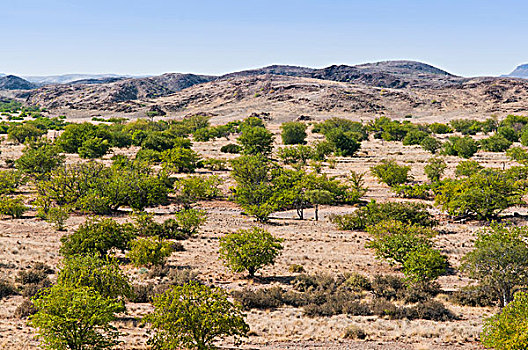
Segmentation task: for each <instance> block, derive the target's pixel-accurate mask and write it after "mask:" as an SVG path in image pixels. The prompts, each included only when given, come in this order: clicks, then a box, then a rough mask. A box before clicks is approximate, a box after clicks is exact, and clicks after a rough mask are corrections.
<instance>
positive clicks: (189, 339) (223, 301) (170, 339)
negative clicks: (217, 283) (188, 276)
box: [145, 283, 249, 350]
mask: <svg viewBox="0 0 528 350" xmlns="http://www.w3.org/2000/svg"><path fill="white" fill-rule="evenodd" d="M152 304H153V305H154V311H153V312H152V313H151V314H149V315H148V316H146V317H145V320H146V321H147V322H148V323H150V324H151V328H152V329H153V330H154V332H155V334H154V336H153V337H152V338H151V339H150V340H149V344H150V345H151V346H152V348H153V349H154V350H168V349H177V348H186V349H197V350H207V349H214V348H215V347H214V345H213V343H214V342H215V341H216V340H217V339H221V338H224V337H227V336H234V337H235V340H237V339H238V338H239V337H243V336H246V335H247V333H248V332H249V326H248V325H247V323H246V322H245V321H244V315H243V314H242V313H241V311H240V308H239V307H238V306H236V305H234V304H233V303H231V302H230V301H229V300H228V298H227V295H226V294H225V292H224V291H222V290H221V289H218V288H211V287H207V286H202V285H198V284H194V283H191V284H185V285H183V286H181V287H172V288H170V289H169V290H167V291H166V292H165V293H163V294H160V295H158V296H156V297H154V300H153V302H152Z"/></svg>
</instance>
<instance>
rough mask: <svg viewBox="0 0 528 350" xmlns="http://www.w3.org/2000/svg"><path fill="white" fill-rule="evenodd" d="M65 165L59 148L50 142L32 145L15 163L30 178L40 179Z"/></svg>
mask: <svg viewBox="0 0 528 350" xmlns="http://www.w3.org/2000/svg"><path fill="white" fill-rule="evenodd" d="M63 163H64V155H62V154H60V153H59V148H58V147H57V146H55V145H53V144H51V143H49V142H40V143H31V144H29V145H28V146H27V147H26V148H25V149H24V151H23V152H22V156H20V158H18V159H17V160H16V161H15V165H16V168H17V169H18V170H19V171H20V172H22V173H24V174H27V175H29V176H32V177H35V178H37V179H38V178H40V177H42V176H45V175H46V174H49V173H50V172H51V171H52V170H53V169H56V168H57V167H59V166H61V165H62V164H63Z"/></svg>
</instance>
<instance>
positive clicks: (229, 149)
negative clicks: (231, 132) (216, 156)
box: [220, 143, 242, 154]
mask: <svg viewBox="0 0 528 350" xmlns="http://www.w3.org/2000/svg"><path fill="white" fill-rule="evenodd" d="M220 152H222V153H232V154H238V153H240V152H242V147H241V146H239V145H237V144H234V143H228V144H227V145H224V146H222V147H221V148H220Z"/></svg>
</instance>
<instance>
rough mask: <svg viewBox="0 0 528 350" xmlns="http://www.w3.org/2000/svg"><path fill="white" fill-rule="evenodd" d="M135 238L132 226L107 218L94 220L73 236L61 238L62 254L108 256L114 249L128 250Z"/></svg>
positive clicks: (89, 220) (66, 255) (82, 226)
mask: <svg viewBox="0 0 528 350" xmlns="http://www.w3.org/2000/svg"><path fill="white" fill-rule="evenodd" d="M134 237H135V232H134V230H133V228H132V226H131V225H130V224H118V223H117V222H116V221H114V220H112V219H107V218H92V219H88V220H87V221H86V222H85V223H84V224H81V225H80V226H79V228H78V229H77V230H75V231H74V232H73V233H72V234H70V235H66V236H63V237H62V238H61V243H62V246H61V248H60V253H61V254H62V255H63V256H65V257H68V256H74V255H91V254H98V255H100V256H106V255H107V254H109V253H110V250H112V249H119V250H122V251H124V250H125V249H127V248H128V244H129V242H130V241H131V240H132V239H133V238H134Z"/></svg>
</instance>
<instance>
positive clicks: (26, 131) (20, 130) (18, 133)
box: [7, 123, 47, 143]
mask: <svg viewBox="0 0 528 350" xmlns="http://www.w3.org/2000/svg"><path fill="white" fill-rule="evenodd" d="M46 132H47V131H46V130H41V129H39V128H37V127H36V126H35V125H33V124H30V123H18V124H12V125H11V126H10V127H9V129H8V131H7V135H8V138H9V139H10V140H13V141H16V142H18V143H25V142H26V141H29V140H34V139H37V138H39V137H41V136H42V135H44V134H46Z"/></svg>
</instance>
